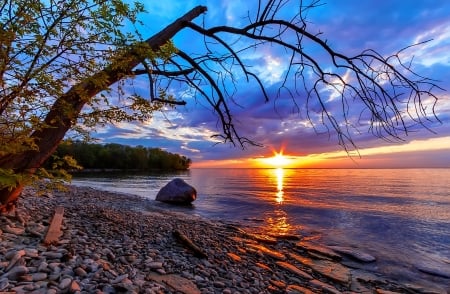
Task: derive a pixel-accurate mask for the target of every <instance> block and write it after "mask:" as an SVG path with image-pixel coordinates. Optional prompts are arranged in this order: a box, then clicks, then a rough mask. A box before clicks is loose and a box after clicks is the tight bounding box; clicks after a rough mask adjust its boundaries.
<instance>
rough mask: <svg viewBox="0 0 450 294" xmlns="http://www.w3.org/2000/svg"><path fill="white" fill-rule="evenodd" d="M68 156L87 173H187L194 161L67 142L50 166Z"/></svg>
mask: <svg viewBox="0 0 450 294" xmlns="http://www.w3.org/2000/svg"><path fill="white" fill-rule="evenodd" d="M65 156H71V157H73V158H74V159H75V160H76V161H77V164H78V165H80V166H81V167H82V168H83V169H84V170H139V171H147V170H187V169H189V166H190V165H191V162H192V161H191V159H189V158H187V157H185V156H182V155H179V154H174V153H170V152H167V151H164V150H162V149H160V148H148V147H144V146H136V147H132V146H126V145H121V144H115V143H110V144H93V143H85V142H81V141H75V142H67V141H65V142H63V143H61V144H60V145H59V146H58V148H57V150H56V152H55V153H54V155H53V157H52V158H51V159H50V160H49V161H48V163H47V164H49V165H50V164H51V163H52V161H54V160H56V159H57V158H63V157H65Z"/></svg>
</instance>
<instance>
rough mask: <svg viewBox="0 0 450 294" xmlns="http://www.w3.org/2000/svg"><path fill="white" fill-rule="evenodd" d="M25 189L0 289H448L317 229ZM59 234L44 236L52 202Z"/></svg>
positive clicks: (98, 195) (439, 275)
mask: <svg viewBox="0 0 450 294" xmlns="http://www.w3.org/2000/svg"><path fill="white" fill-rule="evenodd" d="M35 194H36V193H35V191H34V190H33V189H31V188H30V189H27V190H25V191H24V193H23V197H22V198H21V199H20V201H19V203H18V206H17V208H16V210H15V212H12V213H10V214H7V215H2V216H0V223H1V227H0V228H1V234H0V292H1V293H224V294H227V293H229V294H231V293H380V294H388V293H449V291H450V286H445V284H446V282H449V281H450V276H447V274H448V273H447V272H445V271H439V269H427V268H423V269H421V271H422V272H423V273H424V275H427V277H428V278H427V279H426V280H423V279H421V280H420V281H398V280H396V279H392V278H390V277H386V276H381V275H379V274H377V273H376V270H367V268H371V269H376V262H377V261H376V257H375V256H371V255H369V254H367V253H365V252H361V251H358V250H356V249H354V248H347V247H340V246H333V247H330V246H328V247H326V246H324V245H322V244H320V240H317V238H315V236H313V235H308V236H296V235H272V236H267V235H261V234H260V233H259V232H258V231H255V230H254V229H253V230H252V229H251V228H245V227H240V226H238V225H236V224H229V223H223V222H216V221H214V222H213V221H210V220H207V219H203V218H200V217H196V216H192V215H185V214H181V213H176V212H171V211H169V210H167V209H165V210H163V209H161V208H157V207H155V206H154V205H152V202H151V201H149V200H148V199H144V198H141V197H138V196H132V195H124V194H117V193H110V192H104V191H99V190H94V189H91V188H81V187H75V186H69V187H68V191H65V192H61V191H53V192H51V193H50V192H48V193H46V194H44V195H43V196H36V195H35ZM60 207H62V208H63V209H64V213H63V215H62V225H61V228H60V230H61V235H60V236H59V237H58V238H57V240H56V241H55V242H52V244H45V243H44V239H45V236H46V234H47V231H48V228H49V226H50V224H51V223H52V218H53V216H54V214H55V211H56V210H57V208H60Z"/></svg>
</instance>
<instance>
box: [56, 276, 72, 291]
mask: <svg viewBox="0 0 450 294" xmlns="http://www.w3.org/2000/svg"><path fill="white" fill-rule="evenodd" d="M71 284H72V279H71V278H64V279H62V280H61V282H59V285H58V288H59V289H66V288H67V287H69V286H70V285H71Z"/></svg>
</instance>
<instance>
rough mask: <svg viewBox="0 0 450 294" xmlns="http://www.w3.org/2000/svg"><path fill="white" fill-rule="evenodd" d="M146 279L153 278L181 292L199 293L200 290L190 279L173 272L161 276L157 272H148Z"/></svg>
mask: <svg viewBox="0 0 450 294" xmlns="http://www.w3.org/2000/svg"><path fill="white" fill-rule="evenodd" d="M147 280H153V281H155V282H157V283H164V284H166V285H167V286H169V287H170V288H173V289H174V290H175V291H179V292H181V293H189V294H200V293H201V292H200V290H199V289H198V288H197V286H196V285H195V284H194V283H193V282H192V281H190V280H188V279H185V278H183V277H181V276H179V275H175V274H170V275H163V276H161V275H157V274H149V275H148V276H147Z"/></svg>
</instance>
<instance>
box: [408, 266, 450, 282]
mask: <svg viewBox="0 0 450 294" xmlns="http://www.w3.org/2000/svg"><path fill="white" fill-rule="evenodd" d="M416 268H417V269H418V270H419V271H421V272H423V273H426V274H429V275H433V276H438V277H443V278H447V279H450V267H448V266H447V267H446V266H445V265H444V264H442V265H441V266H440V267H431V266H429V265H426V264H419V265H416Z"/></svg>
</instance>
